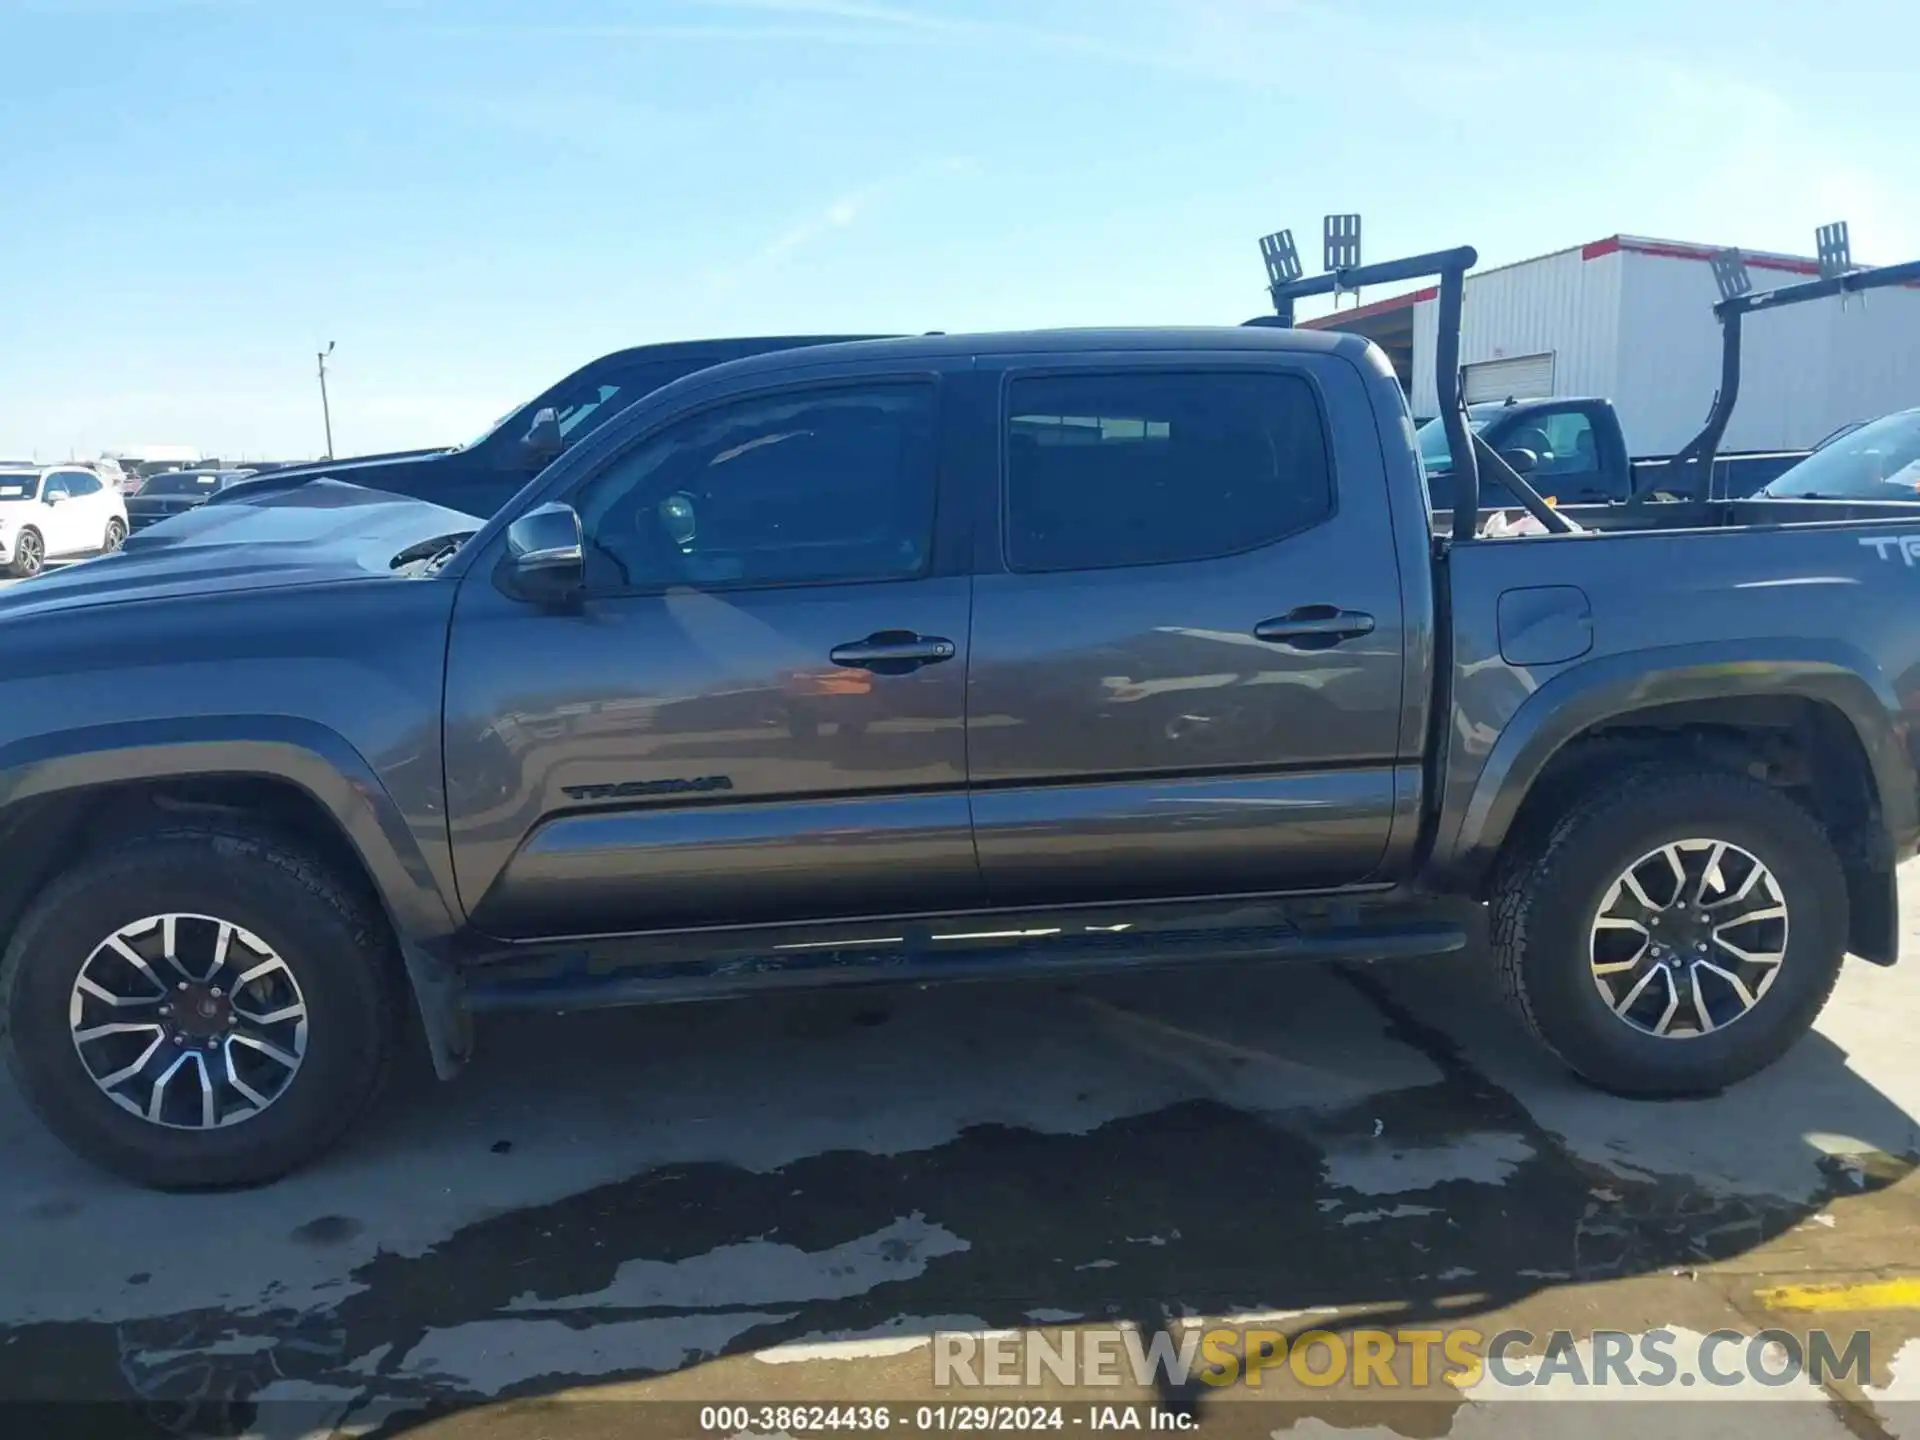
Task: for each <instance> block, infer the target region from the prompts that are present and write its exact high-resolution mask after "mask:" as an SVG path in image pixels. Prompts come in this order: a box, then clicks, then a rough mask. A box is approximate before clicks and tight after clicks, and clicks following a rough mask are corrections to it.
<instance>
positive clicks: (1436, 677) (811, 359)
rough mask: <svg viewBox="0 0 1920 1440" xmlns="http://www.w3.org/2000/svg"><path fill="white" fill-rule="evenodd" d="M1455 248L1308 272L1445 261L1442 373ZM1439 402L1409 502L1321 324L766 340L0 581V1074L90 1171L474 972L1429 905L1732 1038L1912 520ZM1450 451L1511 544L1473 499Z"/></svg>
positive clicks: (1771, 994) (1621, 1067)
mask: <svg viewBox="0 0 1920 1440" xmlns="http://www.w3.org/2000/svg"><path fill="white" fill-rule="evenodd" d="M1473 258H1474V257H1473V252H1472V251H1471V250H1458V251H1448V252H1442V253H1440V254H1437V255H1434V256H1424V257H1416V258H1415V259H1414V260H1411V261H1404V262H1395V263H1393V264H1390V265H1386V266H1371V267H1367V268H1366V270H1364V271H1360V270H1355V271H1353V272H1351V273H1344V272H1343V273H1341V274H1339V275H1338V276H1336V277H1334V278H1335V279H1336V280H1337V281H1338V282H1339V283H1341V284H1342V285H1344V286H1345V288H1348V289H1351V288H1353V286H1355V285H1357V284H1360V283H1367V284H1377V283H1384V282H1385V281H1388V280H1393V279H1403V278H1410V277H1412V276H1415V275H1425V274H1438V275H1439V276H1440V279H1441V295H1442V304H1441V311H1442V324H1441V347H1442V350H1443V357H1442V364H1441V366H1440V373H1441V374H1442V376H1443V377H1445V376H1448V375H1449V374H1451V373H1452V372H1453V359H1455V358H1457V344H1458V320H1459V293H1460V282H1461V278H1462V276H1463V274H1464V273H1465V270H1466V268H1467V267H1468V266H1470V265H1471V264H1472V263H1473ZM1303 283H1311V282H1303ZM1449 388H1451V387H1449ZM1443 400H1444V401H1445V402H1446V413H1447V416H1448V425H1447V428H1448V431H1449V441H1450V447H1451V448H1450V459H1451V462H1452V464H1451V470H1452V474H1453V478H1454V488H1455V494H1456V509H1455V512H1454V515H1453V516H1452V517H1451V523H1449V517H1447V516H1435V515H1434V514H1433V512H1432V510H1431V507H1430V502H1429V499H1428V494H1427V490H1426V486H1425V484H1424V480H1423V474H1422V469H1421V464H1420V459H1419V454H1418V450H1417V445H1416V441H1415V438H1414V427H1413V422H1412V417H1411V415H1410V413H1409V411H1408V408H1407V404H1406V400H1405V398H1404V396H1403V394H1402V392H1401V390H1400V387H1399V386H1398V385H1397V384H1396V383H1395V380H1394V376H1393V373H1392V371H1391V369H1390V368H1389V367H1388V365H1387V362H1386V360H1385V359H1384V357H1383V356H1382V354H1381V352H1380V351H1379V350H1377V349H1376V348H1374V347H1373V346H1372V345H1371V344H1369V343H1368V342H1367V341H1366V340H1364V339H1362V338H1360V337H1357V336H1351V335H1340V334H1329V333H1320V332H1309V331H1303V330H1295V329H1290V328H1285V327H1281V326H1274V325H1257V324H1256V325H1249V326H1237V327H1225V328H1214V329H1189V330H1177V329H1176V330H1112V331H1098V330H1091V331H1063V332H1039V333H1020V334H999V335H974V336H921V337H916V338H907V339H890V340H868V341H859V342H854V343H847V344H839V345H825V346H814V347H808V348H804V349H791V350H785V351H779V352H773V353H766V354H761V355H757V356H752V357H748V358H744V359H739V360H734V361H731V362H728V363H724V364H720V365H717V366H713V367H710V368H706V369H702V370H700V371H698V372H696V373H694V374H691V375H688V376H686V377H684V378H682V379H680V380H677V381H675V382H673V383H671V384H669V385H666V386H665V387H664V388H662V389H659V390H657V391H655V392H653V393H651V394H649V395H647V396H646V397H645V398H643V399H641V400H639V401H638V402H637V403H635V404H633V405H632V406H630V407H628V408H626V409H624V410H623V411H622V412H621V413H620V414H619V415H617V416H615V417H613V418H612V419H610V420H609V421H608V422H607V423H606V424H604V425H602V426H599V427H597V428H596V429H595V430H594V431H593V432H592V433H591V434H588V435H587V436H585V437H584V438H583V439H581V440H580V441H579V443H577V444H575V445H572V446H570V447H568V448H567V449H566V451H565V452H564V453H563V454H562V455H561V456H560V457H559V458H558V459H557V460H555V461H554V462H553V463H552V464H551V465H550V466H548V467H547V468H546V469H545V470H544V471H543V472H542V473H541V474H540V475H539V476H538V477H537V479H535V480H534V481H533V482H531V483H530V484H528V485H527V486H526V488H525V489H524V490H522V491H521V493H520V494H518V495H517V496H515V497H514V499H513V501H512V503H511V504H509V505H507V506H506V508H505V509H503V510H502V511H501V512H500V513H498V514H496V515H493V516H491V517H490V518H486V519H484V520H482V519H480V518H476V517H473V516H471V515H468V514H465V513H463V512H460V511H457V510H452V509H446V508H441V507H437V506H435V505H432V504H430V503H427V502H425V501H423V500H421V499H418V498H413V497H405V496H396V495H393V494H389V493H385V492H382V491H380V490H376V489H371V488H368V487H365V486H356V485H350V484H345V483H342V481H341V480H338V479H328V478H325V477H309V478H307V479H306V480H304V481H303V482H302V483H299V484H295V485H285V486H278V487H276V486H269V487H266V488H265V490H263V492H262V493H260V494H258V495H257V496H255V497H254V498H252V499H250V500H245V501H244V502H243V501H241V500H239V499H238V498H237V497H233V496H228V497H222V499H221V501H220V502H219V503H215V504H211V505H207V506H205V507H203V508H200V509H197V510H194V511H191V512H189V513H187V514H184V515H181V516H178V517H176V518H174V519H172V520H170V521H169V522H168V523H167V524H166V525H163V526H158V527H155V528H154V529H153V530H151V531H147V532H143V533H140V534H136V535H134V536H132V537H131V538H130V539H129V540H128V542H127V545H126V547H125V549H124V550H123V551H122V552H121V553H118V554H114V555H110V556H107V557H104V558H102V559H100V560H97V561H92V562H89V563H86V564H83V565H79V566H76V567H73V568H71V569H68V570H65V571H62V572H59V573H53V574H49V575H46V576H43V577H41V578H39V579H37V580H33V581H29V582H27V583H24V584H22V585H20V586H18V587H16V588H14V589H12V590H10V591H8V592H6V593H5V594H4V595H3V596H0V655H4V659H5V664H4V667H0V855H4V857H5V863H4V864H0V936H4V937H5V952H4V960H3V961H0V1001H3V1003H4V1017H5V1023H6V1028H7V1040H8V1044H9V1048H10V1051H11V1064H12V1067H13V1070H14V1073H15V1074H16V1075H17V1077H18V1081H19V1084H20V1088H21V1090H22V1091H23V1093H24V1094H25V1097H26V1099H27V1101H28V1102H29V1104H30V1105H31V1106H32V1107H33V1109H34V1110H35V1111H36V1112H37V1113H38V1114H39V1115H40V1117H41V1118H42V1119H43V1120H44V1121H45V1122H46V1124H47V1125H48V1126H49V1127H50V1128H51V1129H52V1130H53V1131H54V1132H55V1133H56V1134H57V1135H58V1136H59V1137H60V1138H61V1139H62V1140H63V1141H65V1142H66V1144H67V1145H69V1146H70V1147H71V1148H72V1149H73V1150H75V1151H77V1152H78V1153H79V1154H81V1155H83V1156H86V1157H88V1158H90V1159H92V1160H93V1161H96V1162H98V1163H100V1164H102V1165H104V1166H106V1167H109V1168H111V1169H112V1170H115V1171H117V1172H119V1173H121V1174H122V1175H125V1176H128V1177H131V1178H132V1179H134V1180H136V1181H139V1182H142V1183H144V1184H147V1185H152V1186H159V1187H168V1188H191V1187H199V1186H214V1185H234V1184H243V1183H250V1182H261V1181H265V1180H268V1179H270V1178H272V1177H274V1176H277V1175H279V1174H282V1173H283V1172H286V1171H287V1170H289V1169H291V1168H293V1167H295V1166H297V1165H299V1164H301V1163H303V1162H305V1161H307V1160H309V1159H310V1158H312V1157H313V1156H315V1155H316V1154H318V1153H319V1152H321V1151H322V1150H324V1149H325V1148H326V1147H327V1146H328V1145H329V1144H331V1143H332V1142H334V1141H335V1140H336V1139H338V1138H339V1137H340V1136H342V1135H343V1134H344V1133H345V1132H346V1131H347V1130H348V1128H349V1127H350V1126H351V1125H352V1124H353V1122H354V1120H355V1117H356V1116H358V1115H359V1114H361V1112H362V1111H363V1110H364V1108H365V1107H366V1106H367V1104H368V1103H369V1101H370V1100H371V1099H372V1098H373V1097H374V1095H375V1094H376V1093H377V1091H378V1089H379V1086H380V1082H381V1078H382V1076H383V1074H384V1073H385V1072H386V1070H387V1068H388V1064H389V1061H390V1060H391V1058H392V1057H393V1056H394V1055H395V1053H396V1050H397V1049H398V1047H399V1046H400V1045H402V1044H403V1043H406V1037H407V1036H408V1035H409V1034H412V1035H418V1036H423V1037H424V1042H425V1044H426V1046H427V1048H428V1050H429V1052H430V1053H431V1055H432V1057H433V1060H434V1063H435V1066H436V1068H437V1069H438V1070H439V1071H440V1073H442V1074H443V1075H451V1074H453V1073H454V1072H455V1071H457V1070H458V1068H459V1066H460V1065H461V1063H462V1062H463V1061H464V1060H465V1058H466V1057H467V1055H468V1053H469V1051H470V1048H471V1043H472V1041H471V1035H472V1024H471V1017H472V1015H473V1014H474V1013H475V1012H477V1011H482V1010H486V1009H497V1008H502V1007H508V1006H535V1007H545V1008H564V1009H575V1008H580V1007H583V1006H588V1005H595V1004H639V1003H654V1002H666V1001H679V1000H690V999H705V998H710V997H717V996H732V995H745V994H751V993H755V992H762V991H767V990H776V989H785V988H790V987H796V986H821V985H834V984H846V983H858V982H882V981H885V982H899V981H907V982H915V983H919V982H927V981H936V980H947V979H960V978H965V977H979V976H1004V975H1013V974H1022V975H1032V976H1059V975H1064V974H1072V973H1076V972H1089V971H1099V970H1110V969H1115V968H1123V967H1141V966H1159V967H1170V966H1179V965H1185V964H1190V963H1199V962H1206V963H1219V962H1226V961H1238V962H1241V963H1255V964H1262V965H1268V964H1279V963H1284V962H1287V961H1292V960H1305V959H1325V958H1329V957H1344V958H1347V959H1352V960H1371V959H1377V958H1382V957H1390V956H1405V957H1419V956H1432V955H1442V954H1446V953H1449V952H1455V951H1459V950H1461V949H1463V948H1465V947H1466V946H1467V945H1468V944H1469V941H1470V937H1472V936H1473V935H1474V934H1475V933H1476V931H1477V929H1478V928H1480V927H1483V926H1484V927H1485V928H1486V930H1487V931H1488V933H1489V934H1490V937H1491V956H1492V959H1491V963H1492V964H1493V965H1495V966H1497V968H1498V973H1499V976H1500V978H1501V981H1502V983H1503V985H1504V987H1505V989H1506V991H1507V992H1508V993H1509V994H1510V995H1511V997H1512V999H1513V1001H1514V1004H1515V1007H1516V1009H1517V1011H1518V1013H1519V1015H1520V1017H1521V1018H1522V1019H1523V1021H1524V1022H1525V1024H1526V1025H1527V1026H1528V1027H1530V1028H1531V1030H1532V1031H1533V1033H1534V1034H1535V1035H1536V1036H1538V1037H1539V1039H1540V1040H1542V1041H1543V1042H1544V1043H1545V1044H1546V1045H1547V1046H1549V1047H1551V1049H1552V1050H1553V1051H1555V1052H1556V1053H1557V1054H1558V1055H1559V1056H1561V1057H1562V1058H1563V1059H1564V1061H1565V1062H1566V1064H1567V1065H1568V1066H1570V1067H1571V1068H1572V1069H1573V1070H1574V1071H1576V1072H1578V1073H1579V1074H1581V1075H1583V1076H1585V1077H1587V1078H1588V1079H1589V1080H1591V1081H1592V1082H1594V1083H1595V1084H1597V1085H1599V1086H1602V1087H1604V1088H1606V1089H1609V1090H1612V1091H1615V1092H1619V1093H1623V1094H1627V1095H1636V1096H1669V1095H1687V1094H1697V1093H1700V1092H1703V1091H1710V1090H1712V1089H1714V1088H1717V1087H1720V1086H1724V1085H1727V1084H1729V1083H1731V1082H1734V1081H1737V1080H1739V1079H1740V1078H1742V1077H1743V1076H1747V1075H1750V1074H1752V1073H1754V1072H1755V1071H1757V1070H1759V1069H1761V1068H1762V1067H1764V1066H1766V1065H1768V1064H1769V1063H1771V1062H1772V1061H1774V1060H1775V1059H1777V1058H1778V1057H1779V1056H1781V1055H1782V1054H1783V1053H1784V1052H1785V1051H1786V1050H1787V1049H1788V1048H1789V1047H1790V1046H1792V1045H1793V1044H1794V1043H1795V1041H1796V1040H1798V1039H1799V1038H1800V1037H1801V1036H1802V1035H1803V1034H1804V1033H1805V1032H1806V1031H1807V1029H1808V1028H1809V1026H1810V1025H1811V1024H1812V1023H1813V1021H1814V1018H1815V1016H1816V1015H1817V1014H1818V1012H1819V1011H1820V1009H1821V1006H1822V1004H1823V1003H1824V1002H1825V1000H1826V998H1827V996H1828V994H1829V993H1830V991H1831V990H1832V989H1833V986H1834V984H1835V980H1836V977H1837V976H1838V974H1839V972H1840V968H1841V964H1842V959H1843V956H1845V955H1846V954H1848V953H1849V952H1851V953H1853V954H1855V955H1858V956H1860V957H1863V958H1864V959H1865V960H1867V961H1870V962H1874V963H1877V964H1890V963H1892V962H1893V961H1894V959H1895V958H1896V952H1897V949H1898V937H1899V928H1898V923H1897V915H1896V900H1895V890H1894V870H1895V866H1896V865H1897V864H1898V863H1899V862H1901V861H1902V860H1904V859H1906V858H1907V857H1909V856H1911V855H1913V854H1914V853H1915V850H1916V847H1917V846H1920V801H1917V782H1916V745H1917V744H1920V740H1917V739H1916V736H1915V733H1914V730H1913V727H1912V723H1911V717H1912V715H1913V712H1914V708H1915V706H1916V704H1920V696H1917V694H1916V690H1917V687H1920V625H1916V624H1915V623H1914V620H1913V615H1914V599H1915V596H1916V594H1920V568H1916V566H1915V563H1914V560H1913V557H1914V555H1915V554H1916V552H1920V517H1916V514H1915V510H1914V508H1913V507H1912V506H1911V505H1909V506H1906V507H1902V506H1900V505H1890V504H1878V503H1873V502H1857V503H1856V502H1844V503H1842V502H1832V501H1813V500H1795V499H1779V498H1773V497H1764V496H1763V497H1760V498H1755V499H1741V500H1728V501H1717V502H1711V503H1707V502H1697V503H1696V502H1681V503H1674V504H1670V505H1645V506H1609V507H1594V509H1593V510H1592V511H1586V510H1583V509H1581V508H1580V507H1572V508H1569V509H1567V510H1565V511H1556V510H1554V509H1553V508H1552V507H1548V506H1546V505H1544V504H1543V503H1542V502H1541V501H1540V500H1539V497H1538V496H1537V494H1535V493H1534V492H1533V491H1532V490H1531V489H1530V488H1529V487H1528V486H1527V484H1526V482H1525V480H1524V479H1523V478H1522V477H1521V476H1519V475H1517V474H1514V473H1513V472H1512V471H1511V469H1510V468H1503V467H1502V465H1501V462H1500V460H1499V457H1498V455H1497V454H1495V453H1494V452H1491V451H1489V450H1487V449H1486V448H1485V446H1484V445H1480V446H1476V445H1475V443H1474V441H1473V438H1472V436H1471V434H1470V433H1469V431H1468V428H1467V426H1466V423H1465V419H1464V416H1463V415H1462V413H1461V410H1460V407H1459V404H1458V397H1457V394H1450V395H1445V396H1443ZM1709 458H1710V457H1709ZM1483 470H1484V471H1485V472H1486V473H1487V474H1488V475H1489V476H1490V477H1493V478H1496V479H1497V480H1498V482H1499V483H1500V484H1502V485H1504V486H1505V487H1506V488H1507V490H1508V491H1509V492H1511V493H1513V494H1516V495H1519V496H1520V497H1522V499H1523V501H1525V503H1526V504H1527V506H1528V508H1529V509H1531V510H1534V511H1536V512H1537V514H1536V517H1535V518H1536V519H1537V520H1538V521H1539V525H1538V528H1539V529H1540V530H1541V531H1542V532H1543V533H1538V534H1530V535H1525V536H1521V537H1518V538H1499V539H1494V538H1485V537H1483V536H1482V535H1481V534H1479V533H1478V532H1477V530H1476V526H1475V517H1476V516H1477V514H1478V505H1477V494H1478V490H1477V487H1478V483H1479V476H1480V474H1481V473H1482V471H1483ZM661 1083H663V1084H665V1083H670V1077H668V1076H665V1075H663V1076H662V1077H661Z"/></svg>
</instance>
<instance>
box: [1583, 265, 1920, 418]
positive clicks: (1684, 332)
mask: <svg viewBox="0 0 1920 1440" xmlns="http://www.w3.org/2000/svg"><path fill="white" fill-rule="evenodd" d="M1620 258H1622V259H1624V260H1625V262H1626V268H1625V272H1624V274H1625V278H1624V282H1623V285H1622V291H1621V294H1622V300H1623V304H1622V308H1621V324H1620V346H1621V351H1620V353H1621V356H1622V364H1621V375H1620V388H1619V390H1618V391H1617V392H1616V394H1615V395H1614V397H1613V398H1614V402H1615V404H1616V405H1618V407H1619V409H1620V420H1621V423H1622V424H1623V425H1625V426H1626V429H1627V443H1628V444H1629V445H1630V446H1632V447H1633V449H1634V450H1635V451H1636V452H1637V453H1640V454H1643V455H1653V454H1666V453H1670V452H1671V451H1674V450H1677V449H1679V448H1680V446H1682V445H1684V444H1685V443H1686V442H1687V441H1688V440H1690V439H1692V438H1693V435H1694V432H1695V431H1697V430H1698V429H1699V428H1700V425H1701V423H1702V422H1703V421H1704V420H1705V419H1706V416H1707V409H1708V407H1709V406H1710V405H1711V404H1712V403H1713V394H1714V391H1715V389H1717V388H1718V386H1719V382H1720V326H1719V323H1718V322H1717V321H1715V320H1714V318H1713V313H1712V312H1713V303H1714V301H1715V300H1717V299H1719V290H1718V289H1717V288H1716V287H1715V285H1714V283H1713V272H1712V271H1711V270H1710V269H1709V268H1708V266H1707V265H1706V263H1705V262H1704V261H1699V260H1686V259H1676V258H1670V257H1668V256H1664V255H1648V254H1644V253H1636V252H1631V251H1629V252H1626V253H1624V254H1623V255H1622V256H1621V257H1620ZM1749 273H1750V274H1751V275H1752V276H1753V282H1754V285H1755V287H1756V288H1758V289H1762V290H1767V289H1772V288H1774V287H1776V286H1780V285H1791V284H1795V283H1797V282H1799V281H1800V280H1802V279H1806V278H1810V277H1807V276H1802V275H1795V274H1792V273H1790V272H1787V271H1783V270H1774V269H1760V268H1754V269H1752V270H1751V271H1750V272H1749ZM1742 324H1743V326H1744V329H1745V344H1744V346H1743V347H1742V350H1741V365H1740V403H1739V405H1738V407H1737V408H1736V409H1735V410H1734V412H1733V420H1732V422H1731V423H1730V424H1729V425H1728V426H1727V434H1726V438H1725V439H1724V440H1722V441H1721V449H1723V450H1800V449H1805V448H1806V447H1808V446H1810V445H1813V444H1816V443H1818V441H1819V440H1820V439H1822V438H1823V437H1824V436H1826V435H1828V434H1829V433H1831V432H1832V431H1833V430H1835V429H1837V428H1838V427H1840V426H1841V425H1844V424H1846V423H1847V422H1849V421H1851V420H1870V419H1872V418H1873V417H1874V416H1876V415H1882V414H1885V413H1886V412H1887V411H1889V410H1900V409H1905V408H1907V407H1908V406H1913V405H1920V290H1877V291H1874V292H1873V293H1871V294H1869V295H1864V296H1854V297H1853V298H1851V299H1850V300H1848V301H1847V303H1846V306H1845V307H1844V308H1842V306H1841V304H1840V302H1839V301H1838V300H1837V299H1834V300H1815V301H1810V302H1809V303H1807V304H1804V305H1793V306H1788V307H1786V308H1784V309H1780V310H1774V311H1768V312H1764V313H1762V314H1758V315H1749V316H1747V317H1746V319H1745V320H1744V321H1743V322H1742Z"/></svg>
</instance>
